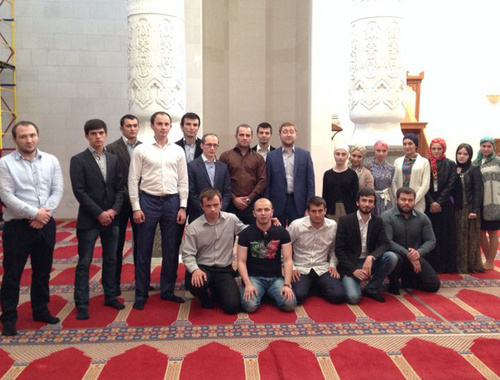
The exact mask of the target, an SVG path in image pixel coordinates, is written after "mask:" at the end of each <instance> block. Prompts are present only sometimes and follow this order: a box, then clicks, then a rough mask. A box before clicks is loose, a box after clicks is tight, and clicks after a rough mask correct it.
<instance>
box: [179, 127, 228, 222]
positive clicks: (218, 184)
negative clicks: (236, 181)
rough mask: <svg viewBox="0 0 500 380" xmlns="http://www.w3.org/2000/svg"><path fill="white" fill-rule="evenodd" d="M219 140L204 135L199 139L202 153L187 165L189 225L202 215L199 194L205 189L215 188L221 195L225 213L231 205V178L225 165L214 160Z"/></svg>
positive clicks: (211, 134) (210, 134) (212, 135)
mask: <svg viewBox="0 0 500 380" xmlns="http://www.w3.org/2000/svg"><path fill="white" fill-rule="evenodd" d="M218 147H219V138H218V137H217V135H215V134H213V133H207V134H205V135H204V136H203V137H202V139H201V149H202V150H203V153H202V155H201V156H200V157H198V158H196V159H195V160H194V161H192V162H191V163H189V164H188V177H189V198H188V210H189V211H188V215H189V223H191V222H192V221H194V220H195V219H196V218H198V217H199V216H200V215H202V214H203V209H202V208H201V202H200V194H201V192H202V191H203V190H204V189H206V188H207V187H211V188H215V189H217V190H219V191H220V192H221V194H222V199H221V201H222V202H221V203H222V205H221V210H222V211H226V210H227V207H228V206H229V204H230V203H231V177H230V176H229V170H228V168H227V165H226V164H225V163H223V162H221V161H219V160H217V159H216V153H217V148H218Z"/></svg>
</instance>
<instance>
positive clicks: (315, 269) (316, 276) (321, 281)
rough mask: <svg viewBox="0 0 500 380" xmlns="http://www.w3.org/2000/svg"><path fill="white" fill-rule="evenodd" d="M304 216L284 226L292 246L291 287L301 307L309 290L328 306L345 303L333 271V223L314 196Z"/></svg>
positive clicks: (334, 233) (335, 267)
mask: <svg viewBox="0 0 500 380" xmlns="http://www.w3.org/2000/svg"><path fill="white" fill-rule="evenodd" d="M307 211H308V214H309V215H308V216H305V217H303V218H300V219H296V220H294V221H293V222H292V224H290V226H289V227H288V232H289V233H290V237H291V239H292V245H293V276H292V281H293V282H292V288H293V291H294V292H295V296H296V297H297V303H298V304H299V305H300V304H302V303H303V302H304V301H305V300H306V299H307V297H309V295H310V291H311V290H312V288H316V290H317V291H318V292H319V294H321V296H322V297H323V298H325V299H326V300H327V301H329V302H331V303H342V302H344V301H345V294H344V288H343V287H342V282H341V281H340V274H339V272H338V271H337V263H338V260H337V256H335V235H336V233H337V223H336V222H335V221H334V220H331V219H326V218H325V216H326V202H325V200H324V199H323V198H321V197H317V196H314V197H312V198H311V199H310V200H309V201H308V202H307Z"/></svg>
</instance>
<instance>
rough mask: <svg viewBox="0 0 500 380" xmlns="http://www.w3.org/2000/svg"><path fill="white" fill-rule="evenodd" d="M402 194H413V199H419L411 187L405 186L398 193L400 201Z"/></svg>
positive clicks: (397, 197) (397, 196)
mask: <svg viewBox="0 0 500 380" xmlns="http://www.w3.org/2000/svg"><path fill="white" fill-rule="evenodd" d="M401 194H413V198H417V193H416V192H415V190H413V189H412V188H411V187H408V186H403V187H400V188H399V189H398V190H397V191H396V199H399V196H400V195H401Z"/></svg>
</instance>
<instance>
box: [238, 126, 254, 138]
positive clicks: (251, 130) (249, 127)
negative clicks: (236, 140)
mask: <svg viewBox="0 0 500 380" xmlns="http://www.w3.org/2000/svg"><path fill="white" fill-rule="evenodd" d="M240 128H248V129H250V132H251V134H252V136H253V129H252V127H251V126H249V125H248V124H240V125H238V126H237V127H236V136H238V133H239V132H240Z"/></svg>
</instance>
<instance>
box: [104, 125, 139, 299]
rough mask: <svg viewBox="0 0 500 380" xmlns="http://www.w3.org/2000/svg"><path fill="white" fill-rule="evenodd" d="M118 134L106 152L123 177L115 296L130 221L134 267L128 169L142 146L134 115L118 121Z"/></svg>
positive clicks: (134, 237)
mask: <svg viewBox="0 0 500 380" xmlns="http://www.w3.org/2000/svg"><path fill="white" fill-rule="evenodd" d="M120 132H121V133H122V136H121V137H120V138H119V139H118V140H116V141H114V142H112V143H111V144H109V145H108V146H107V147H106V150H107V151H108V152H110V153H113V154H114V155H115V156H116V157H117V158H118V164H119V165H120V169H121V172H122V177H123V190H124V191H123V205H122V208H121V210H120V212H119V213H118V220H119V221H118V228H119V232H118V245H117V247H116V290H117V295H120V294H121V290H120V283H121V276H122V264H123V246H124V245H125V235H126V232H127V225H128V222H129V220H130V225H131V226H132V239H133V251H132V254H133V258H134V265H135V259H136V255H137V224H136V223H135V222H134V218H133V212H132V206H131V205H130V198H129V196H128V183H127V182H128V181H127V179H128V169H129V166H130V157H131V156H132V152H133V151H134V149H135V147H136V146H137V145H139V144H142V143H141V142H140V141H139V140H137V134H138V133H139V120H138V119H137V117H135V116H134V115H125V116H123V117H122V118H121V119H120Z"/></svg>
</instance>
